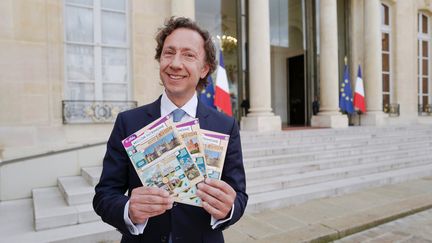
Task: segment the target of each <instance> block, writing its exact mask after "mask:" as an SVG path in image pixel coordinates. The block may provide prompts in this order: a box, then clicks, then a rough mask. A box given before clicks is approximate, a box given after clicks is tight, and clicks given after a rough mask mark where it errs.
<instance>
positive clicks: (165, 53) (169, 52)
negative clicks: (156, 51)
mask: <svg viewBox="0 0 432 243" xmlns="http://www.w3.org/2000/svg"><path fill="white" fill-rule="evenodd" d="M163 55H174V52H173V51H170V50H168V51H164V52H163Z"/></svg>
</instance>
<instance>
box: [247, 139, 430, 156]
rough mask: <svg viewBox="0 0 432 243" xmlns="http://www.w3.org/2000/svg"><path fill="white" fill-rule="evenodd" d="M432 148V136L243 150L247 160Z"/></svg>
mask: <svg viewBox="0 0 432 243" xmlns="http://www.w3.org/2000/svg"><path fill="white" fill-rule="evenodd" d="M422 143H423V146H431V144H432V136H423V137H417V138H411V139H407V140H406V141H397V140H382V141H380V142H367V143H362V142H359V141H357V142H353V143H340V144H331V143H330V144H322V145H321V144H313V145H314V146H311V145H310V144H304V145H302V146H289V145H277V146H261V147H259V148H258V147H257V148H244V149H243V157H244V158H245V159H247V158H251V157H257V156H267V155H276V154H285V153H300V152H308V153H310V152H316V151H318V152H319V151H324V150H325V151H333V150H335V149H337V150H339V151H342V150H349V151H352V150H354V149H353V148H355V151H362V150H363V149H365V150H367V149H370V148H379V147H381V148H383V147H387V146H398V147H401V148H402V147H403V146H409V145H412V144H418V145H420V146H422Z"/></svg>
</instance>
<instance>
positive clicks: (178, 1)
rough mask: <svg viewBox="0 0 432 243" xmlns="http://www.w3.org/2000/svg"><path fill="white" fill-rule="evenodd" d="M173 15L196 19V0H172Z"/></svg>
mask: <svg viewBox="0 0 432 243" xmlns="http://www.w3.org/2000/svg"><path fill="white" fill-rule="evenodd" d="M171 15H172V16H176V17H188V18H190V19H195V0H171Z"/></svg>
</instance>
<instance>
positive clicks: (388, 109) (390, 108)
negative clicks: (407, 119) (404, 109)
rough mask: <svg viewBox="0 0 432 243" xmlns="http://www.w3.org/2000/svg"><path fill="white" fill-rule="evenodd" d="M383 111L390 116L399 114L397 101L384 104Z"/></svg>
mask: <svg viewBox="0 0 432 243" xmlns="http://www.w3.org/2000/svg"><path fill="white" fill-rule="evenodd" d="M383 111H384V113H387V114H388V115H389V116H390V117H397V116H399V115H400V105H399V104H397V103H391V104H384V109H383Z"/></svg>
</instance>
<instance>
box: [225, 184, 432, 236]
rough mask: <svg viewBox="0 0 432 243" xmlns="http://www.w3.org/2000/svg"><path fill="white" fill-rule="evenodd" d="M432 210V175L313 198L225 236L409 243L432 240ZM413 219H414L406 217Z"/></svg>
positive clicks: (256, 217)
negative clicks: (400, 241) (333, 195)
mask: <svg viewBox="0 0 432 243" xmlns="http://www.w3.org/2000/svg"><path fill="white" fill-rule="evenodd" d="M430 208H432V177H426V178H423V179H418V180H412V181H407V182H403V183H399V184H393V185H385V186H381V187H375V188H369V189H365V190H361V191H358V192H354V193H350V194H346V195H341V196H338V197H332V198H323V199H317V200H312V201H309V202H305V203H302V204H299V205H295V206H291V207H287V208H281V209H275V210H267V211H263V212H261V213H255V214H246V215H245V216H244V217H243V218H242V219H241V220H240V221H239V222H238V223H237V224H235V225H234V226H232V227H230V228H229V229H227V230H226V231H224V235H225V240H226V242H228V243H240V242H272V243H276V242H331V241H333V240H337V239H341V238H343V237H345V236H349V235H351V234H353V233H357V232H360V231H363V230H366V229H371V230H370V232H368V231H366V232H365V233H364V234H363V233H360V234H359V236H357V235H353V236H350V237H355V238H345V239H343V240H341V242H364V241H363V240H370V242H395V241H396V239H397V240H405V241H404V242H432V235H431V234H432V233H431V232H432V210H427V209H430ZM425 210H427V211H425ZM407 215H413V216H411V217H408V218H403V217H405V216H407ZM399 218H403V219H401V222H402V223H401V222H399V221H395V222H392V223H390V225H393V228H392V226H390V228H388V227H389V226H387V224H385V225H382V224H383V223H386V222H391V221H394V220H396V219H399ZM404 220H405V221H404ZM403 222H405V223H403ZM379 225H382V226H379ZM376 226H379V227H378V228H375V227H376ZM420 226H421V227H420ZM381 227H382V228H381ZM397 227H399V228H401V229H398V228H397ZM402 228H404V230H402ZM428 229H429V232H428ZM362 234H363V235H362ZM374 237H376V239H375V238H374Z"/></svg>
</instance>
